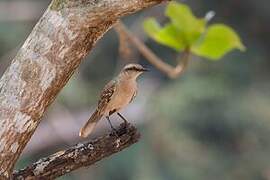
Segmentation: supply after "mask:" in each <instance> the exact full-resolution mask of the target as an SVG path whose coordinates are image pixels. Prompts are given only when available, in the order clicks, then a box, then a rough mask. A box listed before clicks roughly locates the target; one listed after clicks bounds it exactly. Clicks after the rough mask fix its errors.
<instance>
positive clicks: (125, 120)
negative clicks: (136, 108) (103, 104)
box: [117, 112, 128, 127]
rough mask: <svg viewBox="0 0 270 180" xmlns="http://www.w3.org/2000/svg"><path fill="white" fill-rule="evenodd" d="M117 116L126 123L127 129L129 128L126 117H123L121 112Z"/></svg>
mask: <svg viewBox="0 0 270 180" xmlns="http://www.w3.org/2000/svg"><path fill="white" fill-rule="evenodd" d="M117 115H118V116H119V117H120V118H121V119H122V120H123V121H124V122H125V127H127V124H128V121H127V119H126V118H124V116H122V115H121V114H120V113H119V112H117Z"/></svg>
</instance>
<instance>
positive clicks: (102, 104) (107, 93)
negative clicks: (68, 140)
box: [79, 81, 116, 137]
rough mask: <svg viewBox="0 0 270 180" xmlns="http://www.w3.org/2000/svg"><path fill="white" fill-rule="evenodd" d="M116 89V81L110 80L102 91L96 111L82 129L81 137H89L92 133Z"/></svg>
mask: <svg viewBox="0 0 270 180" xmlns="http://www.w3.org/2000/svg"><path fill="white" fill-rule="evenodd" d="M115 90H116V81H110V82H109V83H108V84H107V85H106V86H105V87H104V89H103V90H102V91H101V94H100V99H99V101H98V107H97V109H96V111H95V112H94V113H93V114H92V116H91V117H90V119H89V120H88V121H87V122H86V124H85V125H84V126H83V127H82V129H81V130H80V134H79V135H80V136H81V137H87V136H89V135H90V134H91V132H92V131H93V129H94V128H95V126H96V125H97V123H98V121H99V120H100V118H101V117H102V116H103V114H104V111H105V109H106V107H107V104H108V103H109V102H110V100H111V97H112V95H113V93H114V92H115Z"/></svg>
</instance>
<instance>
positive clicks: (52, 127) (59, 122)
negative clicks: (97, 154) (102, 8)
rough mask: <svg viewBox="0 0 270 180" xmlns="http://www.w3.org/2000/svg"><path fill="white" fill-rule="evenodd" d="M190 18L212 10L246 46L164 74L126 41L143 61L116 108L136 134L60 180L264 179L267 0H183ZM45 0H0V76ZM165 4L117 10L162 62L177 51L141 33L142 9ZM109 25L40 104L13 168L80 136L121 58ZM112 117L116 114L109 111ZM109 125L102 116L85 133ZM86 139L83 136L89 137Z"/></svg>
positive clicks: (269, 120)
mask: <svg viewBox="0 0 270 180" xmlns="http://www.w3.org/2000/svg"><path fill="white" fill-rule="evenodd" d="M185 3H187V4H188V5H190V7H191V8H192V9H193V11H194V13H195V14H196V15H197V16H200V17H203V16H204V15H205V13H206V12H208V11H209V10H213V11H215V12H216V16H215V18H214V19H213V22H221V23H226V24H228V25H230V26H232V27H233V28H234V29H235V30H236V31H237V32H238V34H239V35H240V36H241V38H242V40H243V43H244V44H245V46H246V47H247V51H246V52H245V53H240V52H239V51H233V52H232V53H230V54H228V55H226V56H225V57H224V58H223V59H222V60H220V61H218V62H211V61H207V60H205V59H201V58H198V57H195V56H193V57H192V60H191V63H190V64H189V67H188V70H187V71H186V73H185V74H184V75H183V76H181V77H180V78H178V79H176V80H171V79H168V78H167V77H166V76H164V75H163V74H161V73H160V72H159V71H158V70H156V69H155V68H154V67H153V66H151V65H150V64H148V63H147V61H146V60H145V59H144V58H143V57H142V56H141V55H140V54H139V53H138V51H137V50H136V49H135V48H134V47H132V49H134V52H133V53H132V54H131V57H130V61H129V62H139V63H141V64H143V65H144V66H146V67H148V68H150V69H151V73H148V74H145V75H144V76H143V77H141V78H140V79H139V88H140V91H139V94H138V97H137V98H136V99H135V101H134V102H133V103H132V104H131V105H130V106H129V107H128V108H126V109H125V110H124V111H123V114H124V115H125V116H126V117H127V118H128V119H129V121H131V122H132V123H135V124H136V125H137V126H138V127H139V129H140V132H141V134H142V138H141V141H140V142H139V143H137V144H135V145H133V146H131V147H130V148H128V149H126V150H124V151H123V152H121V153H118V154H116V155H114V156H112V157H109V158H107V159H106V160H103V161H101V162H99V163H97V164H96V165H93V166H91V167H89V168H83V169H80V170H78V171H75V172H73V173H70V174H67V175H66V176H63V177H61V178H59V179H62V180H72V179H74V180H75V179H76V180H77V179H81V180H87V179H95V180H109V179H114V180H126V179H130V180H135V179H136V180H137V179H140V180H151V179H155V180H165V179H166V180H167V179H170V180H180V179H181V180H182V179H183V180H197V179H200V180H209V179H211V180H212V179H213V180H214V179H220V180H242V179H245V180H270V140H269V137H270V91H269V88H270V83H269V80H270V71H269V68H270V61H269V58H268V57H269V54H270V48H269V47H270V24H269V19H270V1H269V0H257V1H254V0H219V1H216V0H205V1H195V0H187V1H185ZM48 4H49V1H48V0H46V1H45V0H31V1H30V0H16V1H15V0H10V1H3V0H0V75H2V74H3V72H4V71H5V68H6V67H7V66H8V65H9V63H10V62H11V60H12V58H13V57H14V56H15V54H16V52H17V50H18V48H19V47H20V46H21V45H22V43H23V42H24V40H25V39H26V37H27V36H28V34H29V33H30V32H31V30H32V28H33V26H34V25H35V23H36V22H37V20H38V18H39V17H40V16H41V14H42V13H43V12H44V10H45V9H46V7H47V6H48ZM164 8H165V4H163V5H158V6H156V7H153V8H151V9H147V10H144V11H142V12H139V13H137V14H135V15H131V16H129V17H126V18H124V19H123V20H124V22H125V24H126V25H127V26H128V27H129V29H130V30H131V31H133V32H134V34H136V35H137V36H138V37H139V38H140V39H142V40H143V41H145V43H146V44H147V45H148V46H149V47H150V48H151V49H153V51H154V52H156V54H158V55H159V56H160V57H162V58H163V59H164V60H166V61H167V62H168V63H174V59H175V57H176V56H177V54H176V53H175V52H174V51H172V50H170V49H168V48H166V47H164V46H160V45H158V44H156V43H155V42H154V41H152V40H150V39H148V37H147V36H146V35H145V33H144V32H143V30H142V25H141V24H142V22H143V20H144V18H145V17H149V16H154V17H156V18H157V19H158V20H159V22H162V23H165V22H167V21H168V19H166V18H165V17H164V16H163V12H164ZM118 44H119V43H118V38H117V34H116V33H115V32H114V30H110V31H109V32H108V33H107V34H106V35H105V36H104V37H103V38H102V39H101V40H100V41H99V42H98V43H97V45H96V47H95V48H94V49H93V50H92V52H91V54H90V55H89V56H88V57H87V58H86V59H85V60H84V62H83V63H82V64H81V66H80V68H79V70H78V71H77V72H76V73H75V74H74V76H73V78H72V79H71V80H70V81H69V83H68V84H67V85H66V87H65V88H64V89H63V90H62V91H61V93H60V95H59V96H58V98H57V99H56V101H55V102H54V103H53V105H52V106H51V107H50V108H49V110H48V111H47V113H46V115H45V117H44V120H43V121H42V123H41V124H40V126H39V128H38V129H37V131H36V132H35V134H34V136H33V138H32V139H31V141H30V143H29V144H28V145H27V148H26V149H25V151H24V153H23V155H22V156H21V158H20V161H19V162H18V163H17V166H16V168H22V167H24V166H26V165H27V164H29V163H31V162H35V161H37V160H38V159H39V158H40V157H43V156H47V155H49V154H51V153H54V152H56V151H58V150H61V149H63V148H67V147H69V146H71V145H73V144H76V143H78V142H81V141H83V140H82V139H80V138H79V137H78V131H79V129H80V127H81V126H82V125H83V124H84V122H85V121H86V120H87V119H88V117H89V116H90V114H91V112H92V111H93V109H94V108H95V105H96V102H97V99H98V96H99V91H100V90H101V89H102V88H103V86H104V84H105V83H106V82H107V81H109V80H110V79H111V78H112V76H114V75H115V74H116V73H117V72H118V71H119V69H120V68H121V67H122V65H123V64H125V63H128V62H127V60H125V59H123V58H121V57H120V56H119V54H118ZM113 122H114V123H115V124H117V123H119V122H120V121H119V120H118V119H117V117H116V116H115V117H114V120H113ZM108 131H109V126H108V124H107V122H106V121H103V122H101V123H100V124H99V125H98V127H97V129H96V130H95V133H94V135H93V136H98V135H99V134H101V133H105V132H108ZM93 136H92V137H90V138H93Z"/></svg>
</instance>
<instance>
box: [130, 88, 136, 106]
mask: <svg viewBox="0 0 270 180" xmlns="http://www.w3.org/2000/svg"><path fill="white" fill-rule="evenodd" d="M136 96H137V90H136V91H135V92H134V94H133V96H132V98H131V99H130V101H129V103H131V102H132V101H133V100H134V99H135V97H136Z"/></svg>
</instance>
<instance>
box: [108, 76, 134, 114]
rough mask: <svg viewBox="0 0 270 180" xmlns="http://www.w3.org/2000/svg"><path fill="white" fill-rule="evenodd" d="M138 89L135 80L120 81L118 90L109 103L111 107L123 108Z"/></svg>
mask: <svg viewBox="0 0 270 180" xmlns="http://www.w3.org/2000/svg"><path fill="white" fill-rule="evenodd" d="M136 91H137V83H136V81H135V82H119V83H118V85H117V86H116V91H115V93H114V95H113V97H112V99H111V101H110V103H109V109H119V110H120V109H122V108H123V107H125V106H126V105H128V104H129V102H130V101H131V99H132V97H133V95H134V93H135V92H136Z"/></svg>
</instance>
